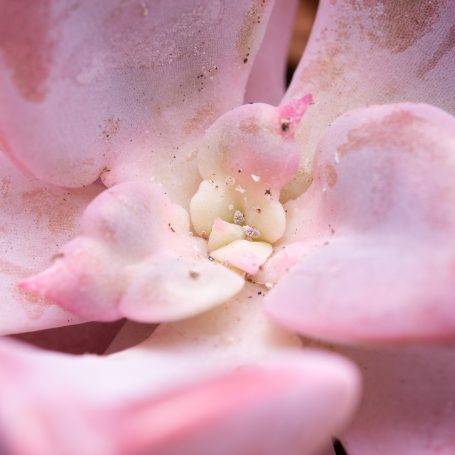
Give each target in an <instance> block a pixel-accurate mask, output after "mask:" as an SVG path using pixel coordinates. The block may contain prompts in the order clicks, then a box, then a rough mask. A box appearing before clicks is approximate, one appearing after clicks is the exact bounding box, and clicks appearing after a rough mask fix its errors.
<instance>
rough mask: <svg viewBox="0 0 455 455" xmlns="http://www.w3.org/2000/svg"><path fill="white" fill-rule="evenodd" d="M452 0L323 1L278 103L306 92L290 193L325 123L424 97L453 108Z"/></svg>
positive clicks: (306, 170) (305, 180) (304, 178)
mask: <svg viewBox="0 0 455 455" xmlns="http://www.w3.org/2000/svg"><path fill="white" fill-rule="evenodd" d="M454 17H455V3H454V2H453V1H452V0H440V1H421V2H419V1H417V2H413V1H407V0H404V1H388V0H380V1H377V2H376V1H372V0H353V1H351V0H337V1H333V0H321V2H320V5H319V8H318V13H317V16H316V21H315V24H314V26H313V29H312V32H311V36H310V40H309V42H308V45H307V47H306V49H305V52H304V55H303V57H302V59H301V61H300V63H299V66H298V68H297V70H296V72H295V74H294V76H293V79H292V83H291V86H290V88H289V89H288V91H287V93H286V96H285V97H284V99H283V101H282V102H283V103H287V102H289V101H290V100H291V99H294V98H297V97H300V96H302V95H304V94H306V93H312V94H313V95H314V99H315V106H314V108H313V109H311V111H310V112H309V113H308V115H307V116H306V117H305V120H304V121H303V122H302V125H301V127H300V128H299V132H298V135H297V140H298V142H299V143H300V144H301V147H302V160H301V167H300V173H299V174H298V176H297V178H296V179H295V180H294V181H293V182H292V184H290V185H288V187H287V188H286V191H285V193H284V194H285V195H286V197H287V198H295V197H297V196H298V195H300V194H301V193H302V191H303V190H304V189H305V188H306V187H307V186H308V185H309V184H310V182H311V161H312V157H313V155H314V152H315V150H316V146H317V144H318V142H319V140H320V138H321V137H322V135H323V134H324V131H325V129H326V127H327V126H328V125H329V124H330V123H331V122H332V121H334V120H335V119H336V118H337V117H338V116H340V115H342V114H344V113H345V112H347V111H349V110H351V109H355V108H359V107H363V106H369V105H372V104H384V103H397V102H402V101H412V102H424V103H429V104H432V105H435V106H437V107H440V108H442V109H445V110H446V111H448V112H450V113H452V114H454V113H455V104H454V100H453V96H451V94H452V93H453V90H454V87H455V79H454V71H453V62H454V60H455V47H454V46H453V42H454V40H455V25H454Z"/></svg>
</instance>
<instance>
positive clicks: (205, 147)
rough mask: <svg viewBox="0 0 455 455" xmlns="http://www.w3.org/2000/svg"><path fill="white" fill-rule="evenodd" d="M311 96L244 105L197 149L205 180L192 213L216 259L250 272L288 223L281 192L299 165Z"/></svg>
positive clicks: (217, 124)
mask: <svg viewBox="0 0 455 455" xmlns="http://www.w3.org/2000/svg"><path fill="white" fill-rule="evenodd" d="M311 100H312V98H311V95H306V96H304V97H302V98H300V99H298V100H295V101H293V102H292V103H290V104H288V105H285V106H282V107H278V108H275V107H272V106H269V105H266V104H260V103H257V104H248V105H244V106H241V107H239V108H236V109H233V110H232V111H230V112H228V113H226V114H225V115H223V116H222V117H220V118H219V119H218V120H217V121H216V122H215V123H214V124H213V125H212V126H211V127H210V128H209V129H208V130H207V132H206V134H205V137H204V139H203V141H202V143H201V145H200V147H199V150H198V166H199V172H200V174H201V177H202V178H203V181H202V182H201V184H200V185H199V189H198V190H197V192H196V194H195V195H194V196H193V198H192V200H191V204H190V216H191V222H192V225H193V228H194V231H195V232H196V233H197V235H199V236H201V237H203V238H205V239H207V240H208V251H209V254H210V258H211V259H212V260H216V261H218V262H221V263H223V264H225V265H227V266H229V267H230V268H233V269H235V270H237V271H240V272H244V273H246V274H248V275H250V276H251V275H254V274H256V273H257V272H258V270H259V269H260V267H261V266H262V265H263V264H264V263H265V262H266V261H267V259H268V258H269V257H270V255H271V254H272V252H273V244H274V243H275V242H277V241H278V240H279V239H280V238H281V237H282V236H283V234H284V232H285V229H286V212H285V209H284V207H283V205H282V204H281V202H280V191H281V188H282V187H283V186H284V185H285V184H286V183H288V182H289V181H290V179H291V178H292V177H293V176H294V175H295V174H296V172H297V170H298V167H299V158H300V151H299V147H298V145H297V143H296V142H295V139H294V133H295V129H296V127H297V125H298V123H299V122H300V120H301V118H302V116H303V114H304V112H305V110H306V109H307V107H308V105H309V104H310V103H311Z"/></svg>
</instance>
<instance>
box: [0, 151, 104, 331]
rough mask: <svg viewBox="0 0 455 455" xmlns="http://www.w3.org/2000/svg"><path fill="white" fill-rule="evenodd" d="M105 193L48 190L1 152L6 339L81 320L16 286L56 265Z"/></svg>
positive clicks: (0, 315) (0, 271)
mask: <svg viewBox="0 0 455 455" xmlns="http://www.w3.org/2000/svg"><path fill="white" fill-rule="evenodd" d="M102 188H103V187H102V186H100V185H91V186H89V187H87V188H83V189H79V190H73V189H64V188H58V187H54V186H51V185H46V184H44V183H42V182H39V181H38V180H36V179H35V178H33V177H27V176H24V175H23V174H22V173H21V172H20V171H18V170H17V169H16V168H15V167H14V166H13V165H12V164H11V163H10V162H9V160H8V159H7V158H6V157H5V156H4V155H3V154H1V152H0V193H1V216H0V218H1V219H0V232H1V247H0V248H1V252H0V292H1V295H2V297H1V304H0V334H4V335H5V334H10V333H19V332H27V331H34V330H39V329H45V328H48V327H58V326H62V325H67V324H74V323H76V322H80V321H81V319H80V318H78V317H75V316H74V315H73V314H71V313H68V312H66V311H62V309H61V308H59V307H58V306H57V305H53V304H52V303H51V302H49V301H46V300H43V299H41V298H38V297H36V296H34V295H32V294H31V293H27V292H22V291H20V290H19V289H17V287H16V285H17V283H18V281H20V280H22V279H24V278H25V277H27V276H28V275H30V274H32V273H37V272H39V271H40V270H42V269H44V268H46V267H47V266H48V265H49V264H50V262H51V258H52V256H53V255H55V254H57V252H58V250H59V248H61V247H62V245H63V244H64V243H66V242H68V241H69V240H70V239H71V237H72V236H74V235H75V234H76V233H77V231H78V229H79V226H80V218H81V214H82V212H83V210H84V209H85V207H86V205H87V204H88V203H89V202H90V201H91V200H92V199H93V198H94V197H95V196H96V195H97V194H98V193H99V192H100V191H101V190H102Z"/></svg>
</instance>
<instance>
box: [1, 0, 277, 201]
mask: <svg viewBox="0 0 455 455" xmlns="http://www.w3.org/2000/svg"><path fill="white" fill-rule="evenodd" d="M272 6H273V2H272V1H270V0H239V1H238V2H236V3H235V7H233V6H232V5H231V4H230V3H229V2H226V1H209V0H192V1H177V0H173V1H171V2H169V1H168V0H161V1H152V0H144V1H140V2H139V1H124V0H102V1H98V2H93V1H90V0H84V1H79V2H69V3H68V2H62V1H60V0H46V1H40V2H33V4H30V3H29V2H27V1H26V0H25V1H24V0H21V1H16V0H1V2H0V10H1V11H2V14H1V17H0V87H1V90H0V136H2V137H3V142H4V144H3V147H4V148H5V149H6V151H7V152H8V153H10V154H12V155H13V156H14V157H15V158H16V159H17V160H18V162H20V163H21V164H22V166H23V167H25V168H27V169H29V170H30V171H31V172H33V174H34V175H36V176H37V177H39V178H41V179H43V180H46V181H48V182H51V183H55V184H60V185H63V186H69V187H78V186H82V185H84V184H88V183H91V182H93V181H95V180H96V179H97V178H98V176H99V175H100V174H101V178H102V179H103V181H104V182H105V183H106V184H107V185H108V186H112V185H114V184H116V183H119V182H123V181H126V180H132V179H138V178H148V177H151V176H154V177H155V178H156V179H157V180H158V181H160V182H162V183H165V184H166V188H167V190H168V191H169V192H170V193H172V196H173V198H174V200H175V201H176V202H180V203H182V204H183V205H185V204H187V203H188V201H189V198H190V197H191V195H192V193H193V192H194V190H195V188H196V185H197V181H198V176H197V169H196V163H195V160H194V158H195V154H194V148H195V145H196V144H197V142H198V140H199V139H200V137H201V136H202V134H203V132H204V130H205V129H206V128H207V127H208V126H209V125H210V124H211V123H212V122H213V121H214V120H215V119H216V118H217V117H219V116H220V115H221V114H222V113H224V112H226V111H227V110H229V109H231V108H233V107H235V106H238V105H239V104H241V103H242V100H243V94H244V90H245V86H246V83H247V79H248V75H249V72H250V69H251V65H252V61H253V59H254V56H255V54H256V51H257V49H258V47H259V44H260V42H261V40H262V37H263V34H264V30H265V27H266V24H267V22H268V17H269V15H270V12H271V9H272Z"/></svg>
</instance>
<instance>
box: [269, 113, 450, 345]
mask: <svg viewBox="0 0 455 455" xmlns="http://www.w3.org/2000/svg"><path fill="white" fill-rule="evenodd" d="M454 175H455V119H454V118H453V117H451V116H450V115H448V114H446V113H444V112H443V111H441V110H439V109H437V108H434V107H431V106H428V105H419V104H397V105H389V106H375V107H370V108H367V109H360V110H357V111H352V112H350V113H347V114H345V115H344V116H342V117H340V118H339V119H338V120H337V121H336V122H334V124H333V125H332V126H331V127H329V128H328V130H327V132H326V134H325V136H324V138H323V139H322V141H321V143H320V145H319V150H318V153H317V155H316V159H315V167H314V182H313V185H312V186H311V187H310V189H309V190H308V191H307V192H306V193H305V194H304V195H302V196H301V197H300V198H299V199H297V200H296V201H293V202H290V203H289V204H288V205H287V210H288V227H287V233H286V234H285V236H284V238H283V240H282V243H283V248H284V249H282V250H280V249H278V250H277V253H276V257H275V258H274V260H273V262H271V263H270V265H269V266H270V271H269V273H271V274H273V273H275V275H276V271H274V270H273V267H274V264H275V266H276V267H278V268H279V269H280V270H283V269H284V270H283V271H287V270H289V269H290V270H289V273H287V274H286V275H284V276H283V277H282V278H281V280H280V281H279V282H278V284H277V285H276V287H275V288H274V289H273V290H272V291H271V292H270V294H269V295H268V297H267V308H268V312H269V314H270V315H271V316H272V317H274V318H275V319H277V320H279V321H281V322H283V323H285V324H286V325H287V326H289V327H291V328H293V329H297V330H298V331H300V332H302V333H305V334H308V335H312V336H316V337H321V338H325V339H331V340H337V341H344V342H373V341H374V342H390V341H395V342H405V341H408V342H409V341H415V340H425V341H438V340H444V339H448V338H450V339H453V338H454V336H455V316H454V312H453V303H454V295H455V241H454V238H453V232H455V179H454ZM295 242H297V245H299V244H300V246H301V250H300V252H299V253H300V255H301V259H300V260H298V259H297V257H298V255H297V256H295V255H294V256H293V257H289V256H288V255H287V253H286V247H287V245H286V244H291V245H292V244H294V245H295ZM293 248H294V250H295V249H296V248H297V246H293ZM297 249H298V248H297ZM280 255H281V257H282V261H284V264H286V263H287V268H285V267H283V264H281V263H280V260H279V259H280ZM294 264H296V265H294ZM293 265H294V266H293ZM266 267H267V266H266ZM265 272H266V271H264V273H265ZM277 278H279V277H278V276H276V277H275V279H277ZM265 281H267V277H265Z"/></svg>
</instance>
